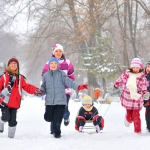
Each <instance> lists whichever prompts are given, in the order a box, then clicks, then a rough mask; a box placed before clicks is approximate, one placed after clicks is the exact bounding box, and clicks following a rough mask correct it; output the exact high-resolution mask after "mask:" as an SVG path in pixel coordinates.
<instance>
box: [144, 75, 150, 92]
mask: <svg viewBox="0 0 150 150" xmlns="http://www.w3.org/2000/svg"><path fill="white" fill-rule="evenodd" d="M145 77H146V79H147V90H148V92H150V73H148V74H146V75H145Z"/></svg>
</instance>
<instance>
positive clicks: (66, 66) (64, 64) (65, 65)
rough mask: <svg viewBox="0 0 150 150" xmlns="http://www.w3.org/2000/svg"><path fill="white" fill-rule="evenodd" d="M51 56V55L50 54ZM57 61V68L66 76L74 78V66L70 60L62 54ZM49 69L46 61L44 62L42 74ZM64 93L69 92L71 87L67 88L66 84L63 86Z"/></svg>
mask: <svg viewBox="0 0 150 150" xmlns="http://www.w3.org/2000/svg"><path fill="white" fill-rule="evenodd" d="M52 57H53V55H52ZM58 62H59V67H58V68H59V69H60V70H62V71H64V72H65V74H66V76H68V77H69V78H70V79H72V80H75V78H74V68H73V65H72V63H71V61H70V60H68V59H66V58H65V55H64V54H63V56H62V58H61V59H58ZM48 70H49V66H48V62H47V63H46V64H45V66H44V68H43V71H42V74H44V73H45V72H47V71H48ZM65 91H66V94H71V89H69V88H68V87H67V86H65Z"/></svg>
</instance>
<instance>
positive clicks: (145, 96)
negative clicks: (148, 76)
mask: <svg viewBox="0 0 150 150" xmlns="http://www.w3.org/2000/svg"><path fill="white" fill-rule="evenodd" d="M143 99H144V100H148V99H149V93H148V92H147V93H145V94H143Z"/></svg>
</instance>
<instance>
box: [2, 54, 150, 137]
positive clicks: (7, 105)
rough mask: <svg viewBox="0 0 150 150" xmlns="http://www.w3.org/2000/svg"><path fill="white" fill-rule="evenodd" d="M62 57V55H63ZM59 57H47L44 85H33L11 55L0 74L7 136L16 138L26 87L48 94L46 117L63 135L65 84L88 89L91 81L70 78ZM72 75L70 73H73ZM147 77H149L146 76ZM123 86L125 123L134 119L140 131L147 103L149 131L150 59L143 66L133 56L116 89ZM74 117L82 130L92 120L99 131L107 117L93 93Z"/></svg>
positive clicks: (55, 132)
mask: <svg viewBox="0 0 150 150" xmlns="http://www.w3.org/2000/svg"><path fill="white" fill-rule="evenodd" d="M61 57H62V56H61ZM59 61H60V60H58V59H57V58H56V57H55V56H53V57H51V58H50V60H49V61H48V63H47V65H48V70H47V71H46V72H45V73H44V74H43V76H42V85H41V88H40V89H38V88H37V87H35V86H33V85H30V84H28V83H27V82H26V78H25V77H24V76H23V75H20V73H19V61H18V60H17V59H16V58H12V59H10V60H9V61H8V64H7V68H6V69H5V73H4V74H3V75H2V76H1V77H0V107H1V110H2V117H1V118H0V132H3V131H4V124H5V123H6V122H9V127H10V129H9V133H8V137H10V138H14V136H15V130H16V125H17V121H16V115H17V109H18V108H19V107H20V101H21V92H22V89H24V90H25V91H26V92H28V93H30V94H35V95H36V96H41V95H43V94H46V98H45V114H44V119H45V121H47V122H52V123H53V129H52V134H53V135H54V137H55V138H60V137H61V122H62V119H63V116H64V112H65V108H66V105H67V104H68V102H67V96H66V92H65V88H66V87H65V86H67V87H69V88H72V89H74V90H76V91H80V90H83V89H88V85H86V84H83V85H79V84H77V83H76V82H74V81H73V80H72V79H71V78H69V77H68V76H67V75H66V73H65V72H64V71H62V70H61V69H59ZM70 75H71V74H70ZM145 77H146V78H145ZM120 86H122V87H123V88H122V94H121V104H122V106H123V107H125V108H126V114H125V121H124V123H125V125H126V126H127V127H129V125H130V123H132V122H133V123H134V132H136V133H141V119H140V110H141V109H142V107H143V100H144V106H145V107H146V113H145V115H146V123H147V129H148V130H149V132H150V99H149V92H150V62H148V63H147V64H146V69H145V70H144V69H143V65H142V62H141V60H140V59H139V58H134V59H133V60H132V62H131V65H130V68H129V69H127V70H126V71H125V72H123V73H122V75H121V76H120V77H119V78H118V79H117V80H116V81H115V83H114V89H113V91H114V92H115V91H116V90H117V89H118V87H120ZM82 105H83V106H82V107H81V108H80V109H79V112H78V115H77V117H76V119H75V129H76V130H77V131H80V132H82V130H83V128H84V125H85V123H86V122H87V121H92V122H93V124H94V126H95V129H96V131H97V132H99V131H100V130H102V129H103V128H104V118H102V117H101V116H99V115H98V110H97V109H96V108H95V107H94V106H93V101H92V99H91V97H90V96H85V97H84V100H83V102H82Z"/></svg>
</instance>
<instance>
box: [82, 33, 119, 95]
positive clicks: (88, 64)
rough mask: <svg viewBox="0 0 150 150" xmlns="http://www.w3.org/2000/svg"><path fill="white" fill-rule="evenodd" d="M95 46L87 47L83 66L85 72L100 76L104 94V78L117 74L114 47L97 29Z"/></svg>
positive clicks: (111, 77) (113, 76) (112, 77)
mask: <svg viewBox="0 0 150 150" xmlns="http://www.w3.org/2000/svg"><path fill="white" fill-rule="evenodd" d="M95 36H96V43H97V44H96V45H95V47H89V48H87V51H88V53H85V54H84V57H83V66H84V68H85V70H86V71H87V72H90V73H92V74H94V75H95V76H96V77H97V78H102V80H103V88H104V94H105V93H106V85H104V82H105V79H114V78H115V77H116V76H117V68H118V67H117V65H118V63H117V62H116V57H115V54H116V52H115V49H114V48H113V46H112V45H111V43H110V41H111V40H110V38H109V37H102V36H100V33H99V31H98V30H96V32H95Z"/></svg>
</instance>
